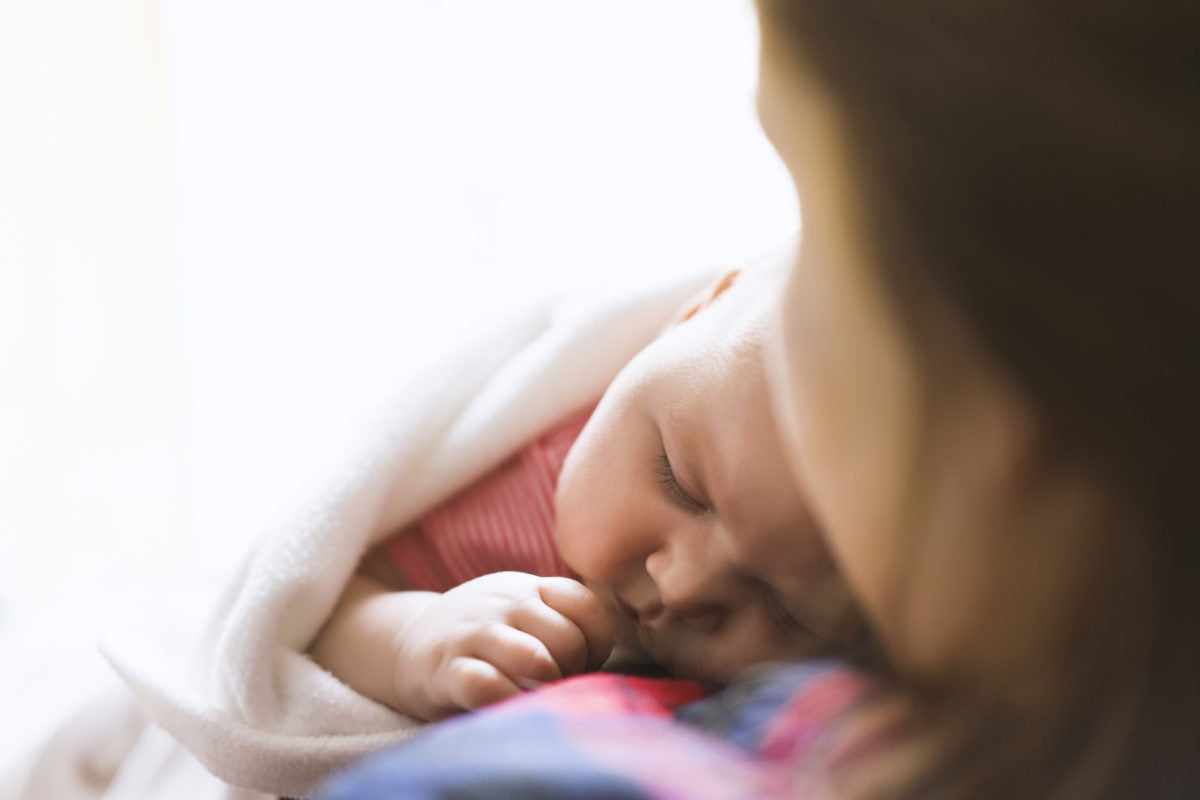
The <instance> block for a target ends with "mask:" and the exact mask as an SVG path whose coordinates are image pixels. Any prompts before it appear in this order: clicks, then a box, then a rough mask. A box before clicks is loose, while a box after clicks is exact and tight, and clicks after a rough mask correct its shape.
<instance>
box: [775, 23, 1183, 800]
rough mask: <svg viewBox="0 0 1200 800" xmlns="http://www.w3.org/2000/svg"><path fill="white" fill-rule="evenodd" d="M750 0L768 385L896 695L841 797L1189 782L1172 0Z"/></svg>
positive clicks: (1137, 789) (1179, 107)
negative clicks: (769, 324) (784, 172)
mask: <svg viewBox="0 0 1200 800" xmlns="http://www.w3.org/2000/svg"><path fill="white" fill-rule="evenodd" d="M758 5H759V12H760V19H761V22H762V33H763V49H762V64H761V78H760V89H759V108H760V115H761V117H762V121H763V125H764V128H765V130H766V132H767V134H768V136H769V137H770V138H771V140H772V142H773V143H774V144H775V146H776V149H777V150H778V151H779V153H780V155H781V157H782V158H783V160H784V162H785V163H786V165H787V167H788V169H789V171H790V172H791V174H792V177H793V179H794V181H795V184H796V189H797V192H798V195H799V198H800V205H801V211H802V215H803V220H804V231H803V236H802V245H801V248H800V254H799V256H798V259H797V262H796V265H795V267H794V269H793V272H792V275H791V278H790V283H789V287H788V291H787V297H786V299H785V301H784V304H783V322H784V324H783V335H782V337H781V339H782V341H781V342H780V349H779V357H778V359H777V363H778V370H777V372H776V376H775V377H776V391H775V395H776V406H777V410H778V412H779V414H780V416H781V418H782V420H783V423H782V424H783V426H784V428H785V431H786V438H787V440H788V444H789V448H788V449H789V452H790V453H791V454H792V466H793V471H794V474H795V477H796V480H797V482H798V484H799V485H800V486H801V487H802V489H803V490H804V491H805V492H806V494H807V496H808V498H809V500H810V502H811V504H812V506H813V509H814V513H815V514H816V516H817V518H818V521H819V523H820V524H821V525H822V527H823V530H824V533H825V535H826V537H827V539H828V542H829V544H830V547H831V549H832V550H833V552H834V553H835V555H836V558H837V561H838V564H839V566H840V567H841V569H842V570H843V571H844V573H845V575H846V577H847V579H848V580H849V582H850V584H851V586H852V588H853V589H854V591H855V593H856V595H857V597H858V599H859V601H860V602H861V603H862V605H863V607H864V609H865V611H866V612H867V614H868V616H869V617H870V619H871V621H872V623H873V625H874V628H875V630H876V632H877V634H878V637H879V639H880V641H881V642H882V644H883V647H884V650H885V651H886V653H887V654H888V660H889V662H890V665H891V672H892V677H893V679H894V680H893V683H894V686H895V692H894V701H893V702H890V703H888V704H886V705H887V706H888V707H887V708H886V709H884V708H881V709H879V710H878V711H877V712H876V713H875V716H876V718H877V721H875V722H872V721H869V720H864V721H862V722H861V727H862V729H863V730H869V729H871V727H872V726H874V727H877V728H880V727H885V723H883V722H879V721H878V720H882V719H891V720H894V719H895V718H896V716H897V715H899V716H900V717H902V718H903V719H905V720H906V725H905V727H904V730H905V731H906V733H905V734H904V735H903V736H901V737H897V736H892V737H891V742H892V746H890V747H889V748H887V749H885V750H882V751H881V750H879V749H876V750H875V751H873V752H874V755H872V756H869V757H864V758H862V759H859V760H858V763H856V764H855V765H854V768H853V769H852V770H851V769H847V770H844V773H845V774H844V776H843V777H844V781H843V782H842V783H841V786H842V788H843V791H844V792H845V793H846V794H848V795H867V796H895V795H897V794H899V795H902V796H913V797H963V798H967V797H975V798H982V797H1006V798H1013V797H1055V798H1075V797H1079V798H1084V797H1086V798H1098V797H1111V798H1124V797H1156V798H1159V797H1162V798H1166V797H1185V796H1187V797H1194V796H1197V794H1198V793H1200V773H1198V771H1197V766H1196V764H1197V761H1198V759H1197V758H1196V755H1197V754H1198V753H1200V741H1198V736H1197V731H1198V730H1200V725H1198V723H1197V722H1196V719H1197V716H1198V715H1200V698H1198V696H1197V695H1198V692H1197V683H1198V679H1197V676H1198V675H1200V654H1198V649H1200V631H1198V630H1197V620H1198V619H1200V614H1198V613H1197V611H1198V604H1197V590H1198V587H1200V574H1198V568H1197V567H1198V562H1200V558H1198V557H1197V541H1196V540H1197V535H1198V534H1200V526H1198V524H1197V512H1196V506H1195V504H1194V503H1193V502H1192V501H1191V495H1192V492H1193V486H1194V485H1195V483H1196V480H1197V478H1198V477H1200V471H1198V470H1197V464H1196V453H1197V452H1200V442H1198V441H1197V431H1198V430H1200V426H1197V425H1195V423H1194V420H1193V415H1194V413H1195V411H1196V409H1197V408H1200V396H1198V395H1200V392H1198V391H1197V387H1198V386H1200V375H1198V374H1197V371H1198V364H1200V362H1198V360H1197V353H1196V342H1197V341H1200V330H1197V328H1198V321H1200V300H1198V293H1197V282H1196V278H1195V267H1196V264H1197V246H1196V239H1195V233H1194V231H1195V222H1194V215H1195V210H1196V209H1197V208H1200V195H1198V191H1197V188H1198V187H1200V157H1198V155H1197V142H1200V98H1198V96H1197V84H1196V76H1198V75H1200V58H1198V55H1200V9H1198V8H1197V6H1196V5H1195V4H1184V3H1173V2H1141V3H1137V4H1134V3H1128V4H1094V3H1086V4H1085V3H1054V2H1050V3H1047V2H1044V0H1040V1H1039V2H1016V3H1013V2H1008V3H1003V4H999V3H996V4H990V3H989V4H978V3H972V4H963V3H957V2H936V1H934V2H927V3H920V4H918V5H916V6H914V5H913V4H911V3H906V4H864V3H858V2H836V3H835V2H821V1H820V0H760V2H759V4H758ZM1118 5H1119V6H1120V7H1116V8H1114V6H1118Z"/></svg>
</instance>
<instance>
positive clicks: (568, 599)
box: [538, 578, 613, 671]
mask: <svg viewBox="0 0 1200 800" xmlns="http://www.w3.org/2000/svg"><path fill="white" fill-rule="evenodd" d="M538 592H539V594H540V595H541V598H542V602H544V603H545V604H546V605H548V606H549V607H550V608H552V609H554V610H555V611H557V612H558V613H559V614H562V615H563V616H564V617H566V618H567V619H568V620H570V621H571V623H573V624H574V626H575V627H576V628H577V629H578V630H579V632H580V633H581V634H582V635H583V639H584V642H585V643H586V647H587V657H586V659H585V663H584V666H583V668H582V669H581V670H579V671H583V670H585V669H599V668H600V667H601V666H603V664H604V662H605V661H607V660H608V656H609V654H610V653H611V652H612V647H613V627H612V620H611V619H609V616H608V613H607V612H606V611H605V610H604V604H603V603H602V602H601V601H600V598H599V597H597V596H596V593H595V592H593V591H592V590H591V589H589V588H587V587H586V586H584V585H583V584H582V583H580V582H579V581H575V580H571V579H570V578H545V579H543V580H542V582H541V583H540V584H539V585H538Z"/></svg>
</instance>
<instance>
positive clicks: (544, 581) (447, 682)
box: [394, 572, 613, 719]
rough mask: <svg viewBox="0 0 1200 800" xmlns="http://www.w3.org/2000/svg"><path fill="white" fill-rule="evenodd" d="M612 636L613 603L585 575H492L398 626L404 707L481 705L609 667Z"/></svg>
mask: <svg viewBox="0 0 1200 800" xmlns="http://www.w3.org/2000/svg"><path fill="white" fill-rule="evenodd" d="M612 637H613V633H612V626H611V623H610V621H609V618H608V615H607V613H606V612H605V610H604V607H603V604H602V603H601V602H600V600H599V598H597V597H596V595H595V594H593V593H592V591H591V590H590V589H588V588H587V587H585V586H584V585H583V584H581V583H579V582H578V581H573V580H571V579H569V578H543V577H539V576H536V575H530V574H527V573H524V572H497V573H493V574H491V575H484V576H481V577H479V578H475V579H474V580H470V581H467V582H466V583H464V584H462V585H460V586H457V587H455V588H453V589H451V590H450V591H448V592H446V593H445V594H442V595H440V596H439V597H438V598H437V599H436V600H434V601H433V602H432V603H430V604H429V605H428V606H426V608H425V609H424V610H423V611H422V613H420V614H418V615H417V616H415V617H413V618H412V619H410V620H408V622H407V623H406V624H405V625H403V626H402V627H401V628H400V630H398V631H397V636H396V640H395V642H396V659H395V673H394V676H395V677H394V684H395V687H396V694H397V700H398V703H397V707H399V708H400V709H401V710H404V711H407V712H409V713H411V714H413V715H415V716H418V717H422V718H424V719H438V718H440V717H444V716H448V715H450V714H454V713H457V712H459V711H463V710H470V709H475V708H479V707H480V706H485V705H488V704H490V703H494V702H497V701H498V700H503V699H505V698H507V697H511V696H513V695H515V694H517V693H519V692H520V691H521V690H522V689H527V688H531V687H533V686H537V685H539V684H542V683H545V682H547V681H553V680H558V679H559V678H562V677H564V676H567V675H574V674H577V673H580V672H586V671H588V670H592V669H597V668H599V667H600V666H601V665H602V664H603V663H604V661H605V660H606V659H607V658H608V655H609V652H610V651H611V650H612Z"/></svg>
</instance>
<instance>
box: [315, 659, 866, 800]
mask: <svg viewBox="0 0 1200 800" xmlns="http://www.w3.org/2000/svg"><path fill="white" fill-rule="evenodd" d="M869 690H870V684H869V682H868V681H867V680H866V679H865V678H864V677H863V676H862V675H861V674H860V673H858V672H855V671H854V670H851V669H849V668H846V667H844V666H841V665H838V664H834V663H827V662H826V663H816V664H793V665H782V666H772V667H770V668H761V669H759V670H758V671H756V673H755V674H754V675H753V676H751V677H749V678H747V679H745V680H741V681H739V682H737V683H735V684H733V685H731V686H729V687H727V688H726V689H724V690H723V691H721V692H719V693H715V694H709V692H708V690H707V689H706V687H704V686H702V685H700V684H697V683H695V682H693V681H683V680H674V679H655V678H637V677H631V676H626V675H612V674H592V675H584V676H580V677H577V678H573V679H569V680H565V681H561V682H559V683H557V684H554V685H551V686H548V687H545V688H543V689H541V690H539V691H537V692H531V693H528V694H525V695H522V696H521V697H518V698H514V699H513V700H511V701H508V702H506V703H502V704H500V705H498V706H494V707H492V708H489V709H487V710H485V711H483V712H478V713H474V714H467V715H463V716H461V717H457V718H454V719H452V720H449V721H446V722H442V723H439V724H436V725H433V726H430V727H429V728H428V729H427V730H426V731H425V732H424V733H423V734H421V735H419V736H418V737H416V738H415V739H413V740H411V741H409V742H406V743H404V744H402V745H399V746H396V747H392V748H390V749H387V750H384V751H382V752H380V753H378V754H376V755H374V756H371V757H369V758H367V759H365V760H364V761H362V762H361V763H360V764H358V765H357V766H354V767H352V768H350V769H349V770H347V771H345V772H343V773H341V774H340V775H337V776H335V777H334V778H333V779H332V780H331V781H329V782H328V783H327V784H326V785H325V787H324V788H323V789H322V790H321V791H320V792H319V793H318V795H317V798H318V800H385V799H386V800H392V799H393V798H406V799H409V798H411V800H423V799H428V800H432V798H455V800H476V799H478V800H483V798H499V799H500V800H510V799H511V800H517V798H521V800H528V799H529V798H568V799H569V800H573V799H583V798H586V799H587V800H599V798H620V800H677V799H682V798H688V799H689V800H729V799H730V798H764V799H766V800H774V799H776V798H779V799H782V798H804V799H806V800H817V799H818V798H822V799H823V798H827V797H829V796H830V795H829V792H828V788H827V782H826V770H825V758H826V756H827V747H826V745H827V744H828V742H829V736H828V734H829V733H830V732H831V731H832V730H833V729H834V728H835V727H836V725H837V721H838V719H839V718H840V717H841V716H842V715H843V714H845V713H846V712H847V710H849V709H850V708H851V707H853V706H854V705H855V704H856V703H857V702H859V701H860V700H861V699H862V698H863V697H864V695H865V694H866V693H867V692H868V691H869Z"/></svg>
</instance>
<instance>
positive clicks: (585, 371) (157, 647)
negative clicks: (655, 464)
mask: <svg viewBox="0 0 1200 800" xmlns="http://www.w3.org/2000/svg"><path fill="white" fill-rule="evenodd" d="M708 279H709V276H707V275H701V276H697V277H695V278H690V279H686V280H680V281H677V282H675V283H673V284H671V285H669V286H665V287H658V288H655V289H650V290H643V291H640V292H637V293H634V294H632V295H631V294H630V293H629V292H623V293H622V294H621V295H619V296H618V295H608V296H605V295H597V294H592V295H591V296H589V297H587V298H586V299H582V298H578V297H577V298H574V299H570V300H567V301H564V302H559V303H557V304H551V305H548V306H546V307H542V308H538V309H534V310H532V311H530V312H529V313H527V314H524V315H523V316H521V317H519V318H518V319H516V320H514V321H513V322H512V323H510V324H508V325H507V326H505V327H503V328H502V329H500V330H495V331H489V332H487V334H486V335H485V336H482V337H481V338H479V339H478V341H476V342H475V343H474V344H472V345H470V346H468V347H466V348H464V350H463V352H461V353H460V354H458V355H456V356H454V357H451V358H447V359H446V360H445V361H444V362H442V363H441V364H439V365H438V366H437V367H436V368H434V369H432V370H431V371H429V372H428V373H427V374H424V375H421V376H419V377H416V378H414V379H412V380H411V381H408V382H407V383H406V384H405V385H404V386H402V387H400V388H399V390H398V392H397V399H396V402H395V405H394V409H393V411H394V413H392V414H391V416H390V418H388V419H386V420H383V421H382V422H381V423H380V424H379V425H378V426H377V428H376V429H375V430H374V431H373V433H372V435H371V437H370V439H369V441H367V442H366V443H365V444H364V445H363V447H361V448H360V449H358V450H357V451H356V452H355V454H354V455H353V456H352V457H350V458H348V459H347V460H346V462H345V463H343V464H340V465H333V466H332V467H331V469H330V471H329V474H330V476H331V479H330V480H329V481H328V483H327V484H326V485H325V486H324V487H323V489H322V490H321V491H320V492H318V493H317V494H316V495H315V496H313V497H310V498H308V499H309V501H310V502H308V503H306V504H305V507H304V508H303V509H301V510H300V512H299V513H298V514H297V515H296V516H295V518H294V519H293V521H292V522H291V523H290V524H288V525H284V526H282V527H281V528H280V529H279V530H277V531H274V532H272V533H270V534H269V535H266V536H264V537H263V539H262V540H261V541H260V542H259V543H258V545H257V546H256V547H255V548H254V550H253V551H252V552H251V553H250V555H249V556H248V557H247V559H246V560H245V561H244V563H243V564H242V565H241V567H240V569H239V570H238V572H237V573H236V574H234V575H231V576H230V577H229V579H228V581H227V583H226V587H225V591H224V595H223V597H222V598H221V599H220V600H219V602H217V603H216V605H215V607H213V608H211V610H209V611H208V613H207V614H205V615H203V616H204V617H205V619H204V621H203V623H202V626H201V627H200V628H199V629H197V630H196V631H195V632H194V633H193V632H192V631H190V630H188V629H186V626H185V628H184V629H183V630H182V631H181V630H180V626H181V625H182V624H183V623H180V622H178V621H176V620H170V621H168V625H169V626H170V627H171V628H172V631H171V637H170V638H171V640H173V641H176V642H183V643H184V644H183V645H181V646H176V647H171V646H169V645H167V644H166V643H165V641H166V640H165V639H164V638H161V637H159V636H157V635H155V634H153V633H152V632H148V630H147V629H145V628H143V629H141V630H140V631H139V632H137V633H136V634H129V633H124V634H121V635H119V636H114V637H111V638H109V639H108V640H107V641H106V642H105V643H104V645H103V650H104V653H105V655H106V657H107V658H108V659H109V661H110V662H111V663H112V665H113V666H114V667H115V668H116V670H117V672H118V673H119V674H120V676H121V678H122V679H123V680H124V681H125V683H126V684H127V685H128V686H129V687H130V688H132V690H133V692H134V693H135V694H136V696H137V698H138V700H139V701H140V704H141V705H142V707H143V708H144V710H145V712H146V713H147V714H148V716H149V717H150V719H151V720H153V721H154V722H155V723H157V724H158V725H159V726H161V727H162V728H163V729H165V730H166V731H167V732H168V733H169V734H170V735H171V736H172V737H174V738H175V739H176V740H177V741H178V742H180V743H182V745H183V746H184V747H185V748H186V749H187V750H188V751H190V753H191V754H192V755H193V756H195V758H197V759H199V761H200V762H201V763H202V764H203V765H204V766H205V767H206V768H207V769H208V770H209V771H211V772H212V773H213V774H214V775H215V776H217V777H218V778H220V779H221V780H222V781H225V782H227V783H229V784H232V785H233V786H236V787H243V788H244V789H247V790H251V791H254V792H265V793H269V794H276V795H290V796H304V795H305V794H306V793H307V792H308V791H309V790H311V789H312V788H313V786H314V785H315V784H317V783H318V782H319V781H321V780H322V779H323V778H324V777H325V776H327V775H328V774H329V773H330V772H331V771H333V770H335V769H337V768H338V767H341V766H343V765H345V764H346V763H348V762H349V761H351V760H353V759H355V758H357V757H359V756H361V755H363V754H364V753H367V752H369V751H371V750H374V749H376V748H378V747H380V746H381V745H384V744H388V743H391V742H395V741H398V740H400V739H403V738H405V737H407V736H409V735H411V733H412V732H413V731H414V730H415V729H416V728H417V727H418V726H419V724H420V723H418V722H417V721H416V720H414V719H412V718H409V717H405V716H403V715H400V714H397V713H395V712H394V711H392V710H390V709H388V708H385V707H383V706H381V705H379V704H376V703H374V702H372V701H370V700H368V699H366V698H365V697H362V696H361V695H358V694H356V693H355V692H353V691H352V690H350V689H349V688H348V687H346V686H345V685H344V684H342V683H340V682H339V681H337V680H336V679H335V678H333V677H332V676H331V675H330V674H329V673H327V672H325V671H323V670H322V669H321V668H320V667H318V666H317V665H316V664H314V663H313V662H312V661H311V660H310V659H309V658H308V656H307V655H305V651H306V649H307V648H308V646H309V644H310V643H311V642H312V640H313V639H314V637H315V636H316V635H317V633H318V632H319V630H320V628H321V626H322V624H323V623H324V621H325V620H326V618H327V617H328V615H329V613H330V612H331V610H332V608H333V606H334V604H335V602H336V600H337V599H338V596H339V594H340V592H341V590H342V587H343V586H344V584H345V583H346V581H347V579H348V578H349V576H350V575H351V573H352V572H353V570H354V568H355V565H356V563H357V561H358V559H359V557H360V556H361V554H362V553H363V552H364V551H365V550H366V549H367V548H368V547H369V546H370V545H371V544H372V543H374V542H377V541H379V540H381V539H383V538H384V537H386V536H388V535H389V534H391V533H393V532H395V531H397V530H399V529H400V528H401V527H402V526H403V525H404V524H405V523H407V522H409V521H411V520H412V519H414V518H416V517H417V516H419V515H420V514H421V513H422V512H424V511H426V510H428V509H429V508H430V507H431V506H433V505H434V504H436V503H437V502H438V501H440V500H442V499H444V498H445V497H447V496H448V495H450V494H452V493H453V492H454V491H456V490H457V489H459V488H461V487H463V486H464V485H466V484H468V483H469V482H470V481H472V480H473V479H475V478H476V477H478V476H480V475H481V474H483V473H484V472H485V471H486V470H488V469H489V468H490V467H492V466H493V465H495V464H497V463H499V462H500V461H501V460H503V459H504V458H505V457H506V456H507V455H509V454H511V453H512V452H513V451H514V450H516V449H517V448H518V447H519V446H520V445H521V444H523V443H524V442H526V441H527V440H529V439H530V438H531V437H533V436H535V435H537V434H538V433H539V432H541V431H542V430H544V429H545V428H546V427H547V426H548V425H550V424H552V423H553V422H555V421H556V420H557V419H559V418H561V417H562V416H564V415H565V414H567V413H569V412H571V411H572V410H574V409H577V408H580V407H582V406H583V405H584V404H586V403H588V402H590V401H592V400H594V399H595V398H597V397H598V396H599V395H600V394H601V393H602V392H603V390H604V389H605V387H606V386H607V385H608V383H609V382H610V381H611V380H612V378H613V377H614V376H615V374H616V373H617V372H618V371H619V370H620V368H621V367H622V366H623V365H624V364H625V363H626V362H627V361H628V360H629V359H630V358H631V357H632V356H633V355H634V354H635V353H636V352H637V351H638V350H639V349H641V348H642V347H643V346H644V345H645V344H646V343H647V342H648V341H650V340H651V339H652V338H653V337H654V336H656V335H657V333H658V332H659V331H660V330H661V328H662V326H663V325H664V323H665V322H666V320H667V319H668V318H669V316H670V315H671V314H672V312H674V311H675V310H676V309H677V308H678V307H679V305H680V304H681V303H682V302H683V301H684V300H685V299H686V298H687V297H688V296H689V295H690V294H692V293H694V292H695V291H696V290H697V289H698V288H699V287H700V286H702V285H703V284H704V282H705V281H707V280H708Z"/></svg>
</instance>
